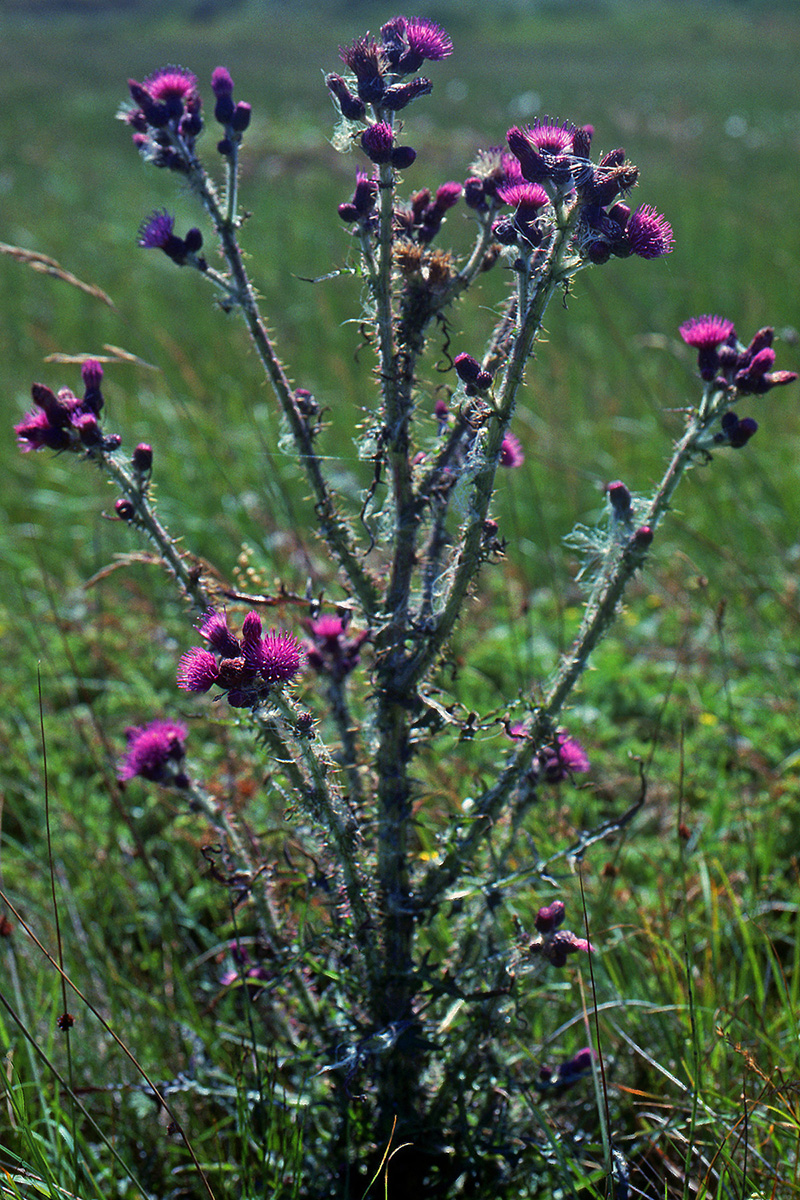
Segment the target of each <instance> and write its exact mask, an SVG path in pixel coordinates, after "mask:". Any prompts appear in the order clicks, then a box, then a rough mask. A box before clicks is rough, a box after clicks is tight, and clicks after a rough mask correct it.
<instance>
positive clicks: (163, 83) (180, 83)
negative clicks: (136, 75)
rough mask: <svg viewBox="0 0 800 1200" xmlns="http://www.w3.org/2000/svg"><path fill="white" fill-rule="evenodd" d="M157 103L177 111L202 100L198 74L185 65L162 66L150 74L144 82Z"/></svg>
mask: <svg viewBox="0 0 800 1200" xmlns="http://www.w3.org/2000/svg"><path fill="white" fill-rule="evenodd" d="M142 87H144V88H145V89H146V90H147V92H149V94H150V96H151V97H152V99H153V100H154V101H155V103H156V104H166V105H167V106H168V107H171V108H174V109H175V110H176V111H177V110H178V109H179V108H180V110H181V111H182V110H183V108H184V107H186V108H189V109H192V108H194V107H196V106H197V105H198V104H199V102H200V95H199V93H198V91H197V76H196V75H193V74H192V72H191V71H187V70H186V69H185V67H161V68H160V69H159V70H157V71H154V72H153V74H152V75H148V76H147V78H146V79H145V81H144V83H143V84H142Z"/></svg>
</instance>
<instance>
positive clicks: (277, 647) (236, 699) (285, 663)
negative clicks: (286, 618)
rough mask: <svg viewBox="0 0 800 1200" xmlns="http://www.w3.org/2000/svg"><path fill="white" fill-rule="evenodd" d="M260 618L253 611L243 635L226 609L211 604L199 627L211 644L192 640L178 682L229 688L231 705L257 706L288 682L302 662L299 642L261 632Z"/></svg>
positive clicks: (187, 686)
mask: <svg viewBox="0 0 800 1200" xmlns="http://www.w3.org/2000/svg"><path fill="white" fill-rule="evenodd" d="M261 629H262V626H261V618H260V617H259V615H258V613H255V612H249V613H248V614H247V615H246V617H245V618H244V621H243V622H242V634H241V637H240V638H239V637H236V636H235V634H234V633H233V632H232V631H231V629H230V627H229V626H228V621H227V617H226V615H225V613H221V612H217V610H216V609H214V608H209V609H208V610H207V611H206V612H205V613H204V614H203V617H202V620H201V622H200V624H199V625H198V626H197V631H198V633H199V634H200V636H201V637H202V638H204V639H205V641H206V642H207V643H208V649H204V648H203V647H201V646H193V647H192V649H191V650H188V651H187V652H186V654H184V655H183V656H182V658H181V660H180V663H179V664H178V674H177V679H178V686H179V687H181V688H183V690H184V691H186V692H207V691H209V690H210V689H211V688H212V687H218V688H221V689H222V691H223V692H225V693H226V694H227V698H228V703H229V704H230V705H231V707H232V708H254V707H256V706H257V705H258V704H260V703H261V702H262V701H263V700H265V699H266V698H267V696H268V695H269V694H270V692H271V691H272V690H273V688H275V687H279V686H281V685H282V684H285V683H288V682H289V681H290V680H291V679H293V678H294V677H295V675H297V673H298V671H299V670H300V668H301V666H302V650H301V647H300V643H299V642H298V641H297V639H296V638H295V637H294V636H293V635H292V634H290V633H285V632H284V631H283V630H279V629H270V631H269V633H268V634H266V635H265V636H262V632H261Z"/></svg>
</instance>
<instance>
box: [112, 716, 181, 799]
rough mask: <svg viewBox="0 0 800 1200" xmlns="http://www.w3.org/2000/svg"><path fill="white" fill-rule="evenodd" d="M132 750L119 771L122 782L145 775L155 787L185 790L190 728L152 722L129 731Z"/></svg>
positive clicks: (170, 723) (126, 732) (128, 737)
mask: <svg viewBox="0 0 800 1200" xmlns="http://www.w3.org/2000/svg"><path fill="white" fill-rule="evenodd" d="M125 734H126V737H127V739H128V750H127V753H126V754H125V756H124V758H123V759H122V762H121V763H120V767H119V774H118V778H119V779H122V780H125V779H133V777H134V776H135V775H141V777H142V779H149V780H151V781H152V782H153V783H161V784H165V785H167V786H172V787H180V788H185V787H187V786H188V783H189V780H188V778H187V776H186V774H185V772H184V770H183V760H184V756H185V753H186V750H185V746H184V743H185V740H186V726H185V725H182V724H180V723H179V722H176V721H151V722H150V724H149V725H141V726H136V725H132V726H131V727H130V728H128V729H126V730H125Z"/></svg>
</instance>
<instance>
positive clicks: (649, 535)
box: [633, 525, 653, 550]
mask: <svg viewBox="0 0 800 1200" xmlns="http://www.w3.org/2000/svg"><path fill="white" fill-rule="evenodd" d="M652 540H653V531H652V529H651V528H650V526H649V525H642V526H641V527H640V528H639V529H637V530H636V532H635V533H634V535H633V543H634V545H635V546H639V547H640V548H641V549H642V550H646V549H647V547H648V546H649V545H650V543H651V542H652Z"/></svg>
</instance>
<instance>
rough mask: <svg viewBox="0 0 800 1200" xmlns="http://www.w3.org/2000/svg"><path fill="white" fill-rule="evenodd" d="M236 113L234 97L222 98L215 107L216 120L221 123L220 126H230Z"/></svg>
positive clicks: (226, 96)
mask: <svg viewBox="0 0 800 1200" xmlns="http://www.w3.org/2000/svg"><path fill="white" fill-rule="evenodd" d="M235 111H236V105H235V104H234V102H233V96H230V95H225V96H220V97H219V99H218V100H217V102H216V104H215V105H214V120H215V121H219V123H220V125H229V124H230V120H231V117H232V116H233V114H234V112H235Z"/></svg>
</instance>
